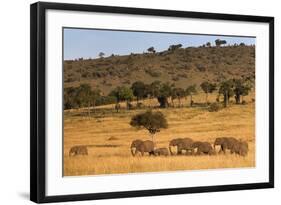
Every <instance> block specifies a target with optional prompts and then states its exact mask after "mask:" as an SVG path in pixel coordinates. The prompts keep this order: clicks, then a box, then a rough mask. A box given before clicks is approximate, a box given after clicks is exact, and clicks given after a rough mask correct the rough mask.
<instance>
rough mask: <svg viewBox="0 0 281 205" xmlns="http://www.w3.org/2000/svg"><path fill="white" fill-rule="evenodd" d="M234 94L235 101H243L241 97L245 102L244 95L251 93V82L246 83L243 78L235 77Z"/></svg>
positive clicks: (237, 102)
mask: <svg viewBox="0 0 281 205" xmlns="http://www.w3.org/2000/svg"><path fill="white" fill-rule="evenodd" d="M233 83H234V90H233V91H234V95H235V101H236V104H240V103H241V98H242V102H243V96H246V95H248V94H249V91H250V90H251V87H250V85H249V84H246V83H245V82H244V81H243V80H242V79H234V80H233Z"/></svg>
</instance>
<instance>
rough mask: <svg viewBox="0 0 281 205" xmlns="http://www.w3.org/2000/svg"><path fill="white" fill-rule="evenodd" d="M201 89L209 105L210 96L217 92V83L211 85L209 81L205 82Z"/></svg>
mask: <svg viewBox="0 0 281 205" xmlns="http://www.w3.org/2000/svg"><path fill="white" fill-rule="evenodd" d="M200 87H201V89H202V90H203V91H204V93H205V94H206V103H208V94H209V93H213V92H214V91H215V90H216V87H217V85H216V84H215V83H210V82H208V81H205V82H203V83H201V85H200Z"/></svg>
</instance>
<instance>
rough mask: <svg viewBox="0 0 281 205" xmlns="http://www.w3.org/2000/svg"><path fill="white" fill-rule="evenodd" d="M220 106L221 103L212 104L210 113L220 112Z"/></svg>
mask: <svg viewBox="0 0 281 205" xmlns="http://www.w3.org/2000/svg"><path fill="white" fill-rule="evenodd" d="M220 108H221V107H220V104H219V103H216V102H215V103H211V104H210V106H209V109H208V110H209V112H218V111H219V110H220Z"/></svg>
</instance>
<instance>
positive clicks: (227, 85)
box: [219, 80, 234, 107]
mask: <svg viewBox="0 0 281 205" xmlns="http://www.w3.org/2000/svg"><path fill="white" fill-rule="evenodd" d="M233 89H234V83H233V80H226V81H224V82H222V83H221V85H220V88H219V93H220V94H222V95H223V102H224V107H227V106H228V103H229V98H230V97H232V96H233V95H234V90H233Z"/></svg>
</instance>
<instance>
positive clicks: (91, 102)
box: [76, 84, 99, 116]
mask: <svg viewBox="0 0 281 205" xmlns="http://www.w3.org/2000/svg"><path fill="white" fill-rule="evenodd" d="M98 96H99V91H98V90H95V91H93V90H92V89H91V86H90V85H89V84H81V85H80V86H79V87H78V90H77V95H76V98H77V101H78V104H79V107H87V110H88V115H89V116H90V107H91V106H95V101H96V99H97V97H98Z"/></svg>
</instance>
